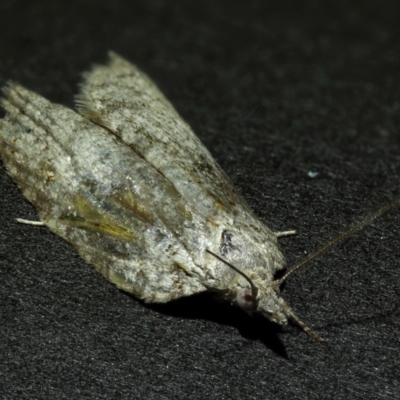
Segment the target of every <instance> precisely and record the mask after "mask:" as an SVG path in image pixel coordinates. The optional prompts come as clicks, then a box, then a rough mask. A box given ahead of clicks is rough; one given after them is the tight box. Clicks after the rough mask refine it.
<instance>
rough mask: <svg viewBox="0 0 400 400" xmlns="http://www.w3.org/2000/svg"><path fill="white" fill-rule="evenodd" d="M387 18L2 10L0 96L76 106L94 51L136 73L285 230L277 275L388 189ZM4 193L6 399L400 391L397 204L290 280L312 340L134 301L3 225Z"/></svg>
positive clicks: (391, 117) (189, 6)
mask: <svg viewBox="0 0 400 400" xmlns="http://www.w3.org/2000/svg"><path fill="white" fill-rule="evenodd" d="M399 17H400V4H399V2H398V1H385V0H380V1H369V2H365V1H352V2H349V1H298V0H293V1H282V0H280V1H279V2H269V1H229V2H228V1H226V2H224V1H212V0H206V1H204V0H203V1H201V2H198V1H196V2H195V1H183V0H180V1H176V0H174V1H169V2H168V1H161V0H159V1H156V0H152V1H148V0H143V1H101V0H100V1H82V0H80V1H71V0H70V1H69V2H57V1H37V2H33V1H22V0H19V1H16V0H14V1H13V0H9V1H4V2H1V4H0V27H1V29H0V35H1V37H0V83H1V84H4V83H5V82H6V81H7V80H8V79H13V80H16V81H18V82H20V83H21V84H23V85H24V86H26V87H28V88H30V89H33V90H35V91H37V92H39V93H40V94H42V95H44V96H45V97H47V98H49V99H51V100H52V101H55V102H59V103H62V104H65V105H68V106H71V107H72V106H73V94H75V93H77V90H78V89H77V84H78V83H79V81H80V74H81V72H82V71H84V70H86V69H88V68H89V67H90V66H91V64H92V63H101V62H104V61H105V60H106V53H107V51H108V50H109V49H112V50H114V51H116V52H118V53H120V54H121V55H123V56H124V57H126V58H127V59H129V60H131V61H132V62H134V63H136V64H138V65H139V66H140V67H141V68H142V69H143V70H144V71H146V72H147V73H148V74H149V75H150V76H151V77H152V78H153V79H154V80H155V81H156V82H157V83H158V84H159V86H160V88H161V89H162V91H163V92H164V93H165V94H166V96H167V97H168V98H169V99H170V100H171V101H172V103H173V104H174V105H175V106H176V108H177V109H178V110H179V112H180V113H181V114H182V116H183V117H184V119H185V120H186V121H188V122H189V123H190V124H191V126H192V127H193V129H194V131H195V132H196V133H197V134H198V135H199V137H200V139H201V140H202V141H203V142H204V144H205V145H206V146H207V147H208V149H210V151H211V153H212V154H213V155H214V157H215V158H216V159H217V160H218V162H219V163H220V164H221V166H222V167H223V169H224V170H225V171H226V172H227V174H228V175H229V176H230V177H231V179H232V181H233V182H234V184H235V185H236V187H237V188H238V189H239V191H240V192H241V193H242V194H243V196H244V197H245V198H246V199H247V201H248V202H249V203H250V205H251V206H252V208H253V209H254V210H255V212H256V214H257V215H258V216H259V217H260V218H261V219H262V220H263V221H265V223H266V224H267V225H268V226H269V227H271V228H272V229H274V230H284V229H291V228H293V229H297V230H298V235H297V236H296V237H291V238H284V239H282V240H281V244H282V249H283V251H284V253H285V255H286V256H287V259H288V264H289V265H293V264H294V263H295V262H296V261H299V260H301V259H302V258H303V257H304V255H305V254H309V253H310V252H312V251H314V250H316V249H317V248H318V247H319V246H320V245H322V244H324V243H325V242H326V241H328V240H329V239H330V238H332V237H333V236H335V235H336V233H337V232H339V231H341V230H343V229H345V227H347V226H348V225H349V224H351V223H352V222H354V221H356V220H358V219H360V218H362V216H365V215H368V214H369V213H370V212H371V211H373V210H374V209H376V208H377V207H379V206H380V205H382V204H384V203H385V202H386V201H388V200H389V199H391V198H393V197H395V196H398V195H400V184H399V175H400V134H399V129H400V117H399V112H400V90H399V89H400V23H399V21H400V20H399ZM252 111H253V112H252ZM89 167H90V166H89ZM309 171H312V172H317V173H319V175H318V176H317V177H315V178H311V177H309V175H308V173H309ZM0 190H1V192H0V194H1V195H0V202H1V203H0V211H1V217H0V221H1V224H0V397H1V398H2V399H14V398H15V399H28V398H35V399H83V398H93V399H113V398H123V399H133V398H135V399H136V398H138V399H175V398H177V399H186V398H193V399H205V398H211V399H230V398H232V399H282V398H290V399H304V398H308V399H314V398H315V399H316V398H336V399H344V398H374V399H375V398H379V399H390V398H399V397H400V372H399V361H398V359H399V349H400V346H399V345H400V339H399V337H400V322H399V316H400V313H399V300H400V288H399V282H400V265H399V258H400V248H399V220H400V218H399V208H394V209H392V211H391V212H390V213H388V214H386V215H385V216H384V217H382V218H380V219H378V220H376V221H374V222H373V223H372V224H370V225H369V226H368V227H367V228H365V229H364V230H363V231H362V232H359V233H357V234H355V235H354V236H353V237H352V238H351V239H350V240H348V241H346V242H345V243H343V244H341V245H339V246H337V247H336V248H335V249H334V250H333V251H331V252H329V253H328V254H325V255H324V256H323V257H321V258H319V259H318V261H315V262H313V263H312V265H311V266H310V267H309V268H308V269H307V270H304V271H303V272H302V273H300V274H298V275H296V276H294V277H293V278H292V279H291V280H290V281H289V282H288V283H287V285H286V287H285V290H284V293H283V295H284V297H285V299H287V300H288V301H289V302H290V304H292V305H293V307H294V309H295V311H296V312H297V314H298V315H299V316H300V317H301V318H302V319H303V320H304V321H305V322H307V324H309V325H310V326H311V327H313V328H315V329H316V331H317V332H318V333H319V334H320V335H321V336H323V337H324V338H325V339H326V343H325V344H323V345H318V344H317V343H315V342H313V341H312V340H311V339H310V338H309V337H307V336H306V335H305V334H304V333H302V332H301V331H299V330H298V329H297V328H295V327H288V328H287V329H280V328H278V327H276V326H275V325H273V324H270V323H267V322H266V321H264V320H263V319H262V318H257V317H254V318H252V317H250V316H247V315H245V314H244V313H242V312H241V311H240V310H238V309H236V308H234V307H231V306H230V305H229V304H219V303H217V302H215V301H214V300H213V298H212V297H210V296H207V295H201V296H196V297H194V298H189V299H184V300H181V301H178V302H175V303H170V304H168V305H165V306H147V305H144V304H143V303H142V302H139V301H137V300H136V299H134V298H133V297H131V296H129V295H126V294H124V293H123V292H121V291H119V290H118V289H116V288H115V287H114V286H113V285H112V284H110V283H108V282H107V281H106V280H105V279H103V278H102V277H101V276H100V275H98V274H97V273H96V272H95V271H94V270H93V269H92V268H91V267H90V266H88V265H87V264H86V263H85V262H83V261H82V260H81V259H80V257H79V256H78V255H77V253H76V252H75V251H74V250H73V249H72V248H71V247H70V246H69V245H68V244H67V243H65V242H64V241H63V240H62V239H60V238H58V237H56V236H55V235H53V234H52V233H50V232H49V231H48V230H47V229H46V228H35V227H30V226H24V225H19V224H17V223H16V222H15V218H16V217H23V218H30V219H36V218H37V217H36V214H35V211H34V209H33V207H32V206H31V205H30V204H29V203H28V202H27V201H26V200H25V199H24V198H23V196H22V194H21V193H20V191H19V190H18V188H17V187H16V186H15V185H14V184H13V182H12V181H11V179H10V178H9V177H8V176H7V174H6V172H5V170H4V168H3V166H2V164H1V163H0Z"/></svg>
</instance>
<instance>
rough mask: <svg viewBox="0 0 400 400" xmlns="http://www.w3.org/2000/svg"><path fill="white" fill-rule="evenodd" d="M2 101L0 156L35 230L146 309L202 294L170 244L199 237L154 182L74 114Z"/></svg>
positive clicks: (159, 179) (182, 252)
mask: <svg viewBox="0 0 400 400" xmlns="http://www.w3.org/2000/svg"><path fill="white" fill-rule="evenodd" d="M4 94H5V98H4V99H3V101H2V106H3V107H4V108H5V110H6V112H7V115H6V117H5V118H4V119H3V120H0V154H1V156H2V159H3V162H4V164H5V166H6V168H7V170H8V172H9V174H10V175H11V176H12V178H13V179H14V180H15V181H16V182H17V184H18V185H19V187H20V188H21V189H22V191H23V193H24V195H25V196H26V197H27V198H28V200H30V201H31V202H32V203H33V204H34V205H35V207H36V208H37V210H38V213H39V216H40V219H41V221H43V222H44V223H45V224H46V225H47V226H48V227H49V228H50V229H51V230H52V231H54V232H55V233H57V234H58V235H60V236H62V237H63V238H64V239H66V240H67V241H69V242H70V243H72V244H73V245H74V246H75V247H76V248H77V250H78V251H79V253H80V254H81V255H82V256H83V257H84V258H85V259H86V260H87V261H88V262H89V263H91V264H93V265H94V266H95V268H96V269H97V270H98V271H99V272H101V273H102V274H103V275H105V276H106V277H107V278H108V279H109V280H110V281H112V282H113V283H115V284H116V285H117V286H119V287H121V288H122V289H124V290H126V291H128V292H131V293H133V294H135V295H136V296H138V297H140V298H143V299H145V300H147V301H161V302H162V301H168V300H171V299H172V298H177V297H181V296H187V295H190V294H193V293H197V292H200V291H203V290H206V288H205V287H204V286H203V285H202V283H201V282H202V281H203V280H204V271H203V270H202V269H201V268H199V267H198V266H196V265H194V264H193V263H192V258H191V256H190V249H188V248H186V247H185V245H184V244H182V242H181V241H180V240H178V239H177V238H180V237H182V236H185V237H186V238H188V239H189V241H191V235H192V234H193V232H196V230H197V229H199V228H201V227H199V226H198V221H197V220H196V218H195V216H193V215H192V212H191V210H190V209H189V208H188V207H187V206H186V203H185V202H184V201H182V196H181V195H180V194H179V193H178V192H177V190H176V189H175V187H174V185H172V184H171V183H170V182H169V180H168V179H167V178H166V177H165V176H164V175H163V174H161V173H160V172H159V171H157V169H156V168H154V167H153V166H152V165H151V164H149V162H147V161H146V160H145V159H144V158H143V157H142V155H140V154H138V153H137V152H135V151H134V150H132V148H130V147H129V146H126V145H125V144H124V143H122V142H121V141H120V140H119V139H118V138H116V137H115V136H113V135H110V133H109V132H108V131H107V130H106V129H105V128H103V127H100V126H98V125H96V124H93V123H92V122H90V121H89V120H88V119H86V118H84V117H82V116H80V115H79V114H77V113H75V112H74V111H72V110H69V109H67V108H65V107H62V106H60V105H55V104H52V103H50V102H49V101H47V100H45V99H44V98H42V97H41V96H39V95H37V94H35V93H32V92H30V91H28V90H26V89H24V88H22V87H21V86H19V85H15V84H11V85H9V86H7V87H6V89H5V90H4ZM192 245H193V246H196V242H195V238H194V239H193V240H192Z"/></svg>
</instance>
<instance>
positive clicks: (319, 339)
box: [285, 307, 324, 343]
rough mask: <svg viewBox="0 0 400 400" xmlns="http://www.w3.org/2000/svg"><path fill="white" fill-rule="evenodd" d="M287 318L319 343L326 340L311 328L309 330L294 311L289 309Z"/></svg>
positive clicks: (286, 311) (286, 312)
mask: <svg viewBox="0 0 400 400" xmlns="http://www.w3.org/2000/svg"><path fill="white" fill-rule="evenodd" d="M285 314H286V316H287V317H288V318H289V319H290V320H291V321H292V322H294V323H295V324H296V325H297V326H299V327H300V328H301V329H302V330H303V331H304V332H305V333H307V335H308V336H310V337H312V338H313V339H314V340H315V341H317V342H318V343H322V342H323V341H324V339H322V337H321V336H319V335H318V333H316V332H314V331H313V330H312V329H311V328H309V327H308V326H307V325H306V324H305V323H304V322H303V321H302V320H301V319H299V318H298V317H297V316H296V315H295V314H294V313H293V311H292V310H291V309H290V308H289V307H287V308H286V310H285Z"/></svg>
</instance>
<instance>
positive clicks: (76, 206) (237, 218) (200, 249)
mask: <svg viewBox="0 0 400 400" xmlns="http://www.w3.org/2000/svg"><path fill="white" fill-rule="evenodd" d="M3 93H4V97H3V99H2V102H1V104H2V106H3V108H4V109H5V111H6V116H5V118H4V119H2V120H0V154H1V157H2V159H3V163H4V165H5V167H6V169H7V171H8V173H9V174H10V175H11V177H12V178H13V179H14V181H15V182H16V183H17V185H18V186H19V187H20V189H21V190H22V192H23V194H24V195H25V197H26V198H27V199H28V200H29V201H30V202H31V203H32V204H33V205H34V206H35V207H36V209H37V212H38V215H39V218H40V221H38V222H37V223H34V224H36V225H38V224H39V225H41V224H43V225H45V226H47V227H48V228H49V229H50V230H51V231H52V232H54V233H56V234H57V235H59V236H61V237H62V238H64V239H65V240H67V241H68V242H69V243H71V244H72V245H73V246H74V247H75V248H76V249H77V251H78V252H79V254H80V255H81V256H82V257H83V258H84V259H85V260H86V261H87V262H88V263H90V264H92V265H93V266H94V267H95V269H96V270H97V271H99V272H100V273H101V274H103V275H104V276H105V277H106V278H107V279H108V280H109V281H111V282H112V283H114V284H115V285H117V287H119V288H120V289H122V290H125V291H127V292H129V293H132V294H133V295H134V296H136V297H138V298H140V299H143V300H145V301H146V302H160V303H163V302H168V301H171V300H174V299H177V298H180V297H183V296H190V295H193V294H196V293H200V292H204V291H212V292H217V293H219V294H220V295H221V296H222V297H223V298H224V299H226V300H228V301H230V302H233V303H236V304H237V305H238V306H239V307H240V308H242V309H243V310H245V311H247V312H249V313H253V312H257V313H261V314H262V315H264V316H265V317H266V318H268V319H269V320H271V321H273V322H276V323H278V324H286V323H287V322H288V320H292V321H294V322H295V323H297V324H298V325H299V326H300V327H302V328H303V329H304V330H305V331H306V332H307V333H308V334H309V335H311V336H312V337H313V338H314V339H316V340H319V341H320V340H322V339H321V338H320V337H319V336H318V335H317V334H316V333H315V332H313V331H312V330H311V329H310V328H308V327H307V326H306V325H305V324H304V323H303V322H302V321H301V320H300V319H299V318H297V317H296V315H295V314H294V312H293V311H292V309H291V307H290V306H289V305H288V303H287V302H285V300H284V299H283V298H282V297H281V294H280V285H281V283H282V282H283V280H285V279H286V278H287V276H289V275H290V273H292V272H293V271H294V270H293V269H292V270H289V272H288V273H286V275H284V277H283V278H281V279H274V276H276V273H277V272H278V271H280V270H282V269H283V268H284V267H285V261H284V257H283V255H282V253H281V251H280V250H279V246H278V238H279V237H281V236H285V235H288V234H292V233H293V231H288V232H274V231H272V230H270V229H269V228H267V227H266V226H265V225H264V224H263V223H262V222H261V221H259V220H258V219H257V218H256V216H255V215H254V213H253V212H252V210H251V209H250V207H249V206H248V205H247V203H246V202H245V200H244V199H243V198H242V197H241V196H240V195H239V194H238V192H237V191H236V189H235V188H234V187H233V185H232V183H231V181H230V180H229V178H228V177H227V176H226V175H225V173H224V172H223V171H222V169H221V168H220V167H219V165H218V164H217V163H216V162H215V161H214V159H213V158H212V156H211V154H210V153H209V152H208V150H207V149H206V148H205V147H204V146H203V145H202V143H201V142H200V140H199V139H198V138H197V137H196V135H195V134H194V133H193V131H192V130H191V128H190V126H189V125H188V124H187V123H186V122H184V121H183V119H182V118H181V117H180V115H179V114H178V112H177V111H176V110H175V109H174V107H173V106H172V105H171V104H170V103H169V102H168V100H167V99H166V98H165V97H164V96H163V94H162V93H161V92H160V91H159V89H158V88H157V87H156V85H155V84H154V83H153V82H152V81H151V80H150V79H149V78H148V77H147V76H146V75H145V74H144V73H142V72H141V71H140V70H139V69H138V68H137V67H135V66H134V65H132V64H131V63H129V62H128V61H126V60H125V59H123V58H122V57H120V56H118V55H117V54H115V53H110V60H109V62H108V63H107V64H106V65H97V66H95V67H93V69H92V70H91V71H89V72H87V73H85V74H84V80H83V83H82V84H81V87H80V94H79V95H78V96H77V97H76V105H77V111H78V112H75V111H73V110H71V109H68V108H66V107H64V106H61V105H57V104H53V103H51V102H49V101H47V100H46V99H44V98H43V97H41V96H39V95H38V94H35V93H33V92H31V91H29V90H27V89H25V88H23V87H22V86H20V85H18V84H16V83H9V84H8V85H7V86H6V87H5V88H4V89H3ZM22 222H28V223H29V221H24V220H22ZM32 223H33V222H32ZM295 269H297V268H295Z"/></svg>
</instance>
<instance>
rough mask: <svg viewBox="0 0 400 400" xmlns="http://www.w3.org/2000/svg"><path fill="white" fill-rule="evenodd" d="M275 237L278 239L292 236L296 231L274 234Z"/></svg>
mask: <svg viewBox="0 0 400 400" xmlns="http://www.w3.org/2000/svg"><path fill="white" fill-rule="evenodd" d="M274 234H275V236H276V237H278V238H280V237H283V236H292V235H295V234H296V231H294V230H292V231H283V232H274Z"/></svg>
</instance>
